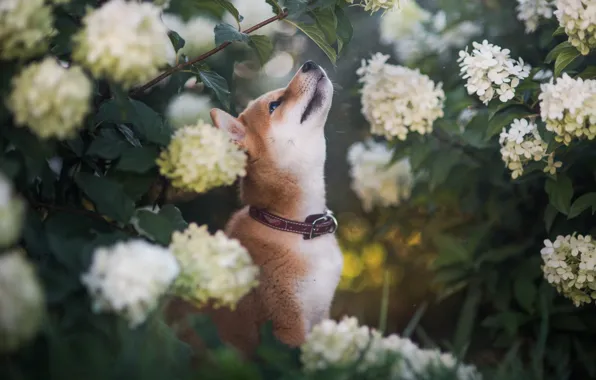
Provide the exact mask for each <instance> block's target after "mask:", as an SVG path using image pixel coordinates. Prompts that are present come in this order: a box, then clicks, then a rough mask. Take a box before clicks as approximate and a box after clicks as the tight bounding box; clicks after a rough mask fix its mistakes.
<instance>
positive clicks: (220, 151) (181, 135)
mask: <svg viewBox="0 0 596 380" xmlns="http://www.w3.org/2000/svg"><path fill="white" fill-rule="evenodd" d="M157 164H158V166H159V171H160V173H161V174H162V175H164V176H166V177H168V178H169V179H170V180H172V185H173V186H174V187H177V188H179V189H183V190H188V191H194V192H197V193H202V192H205V191H207V190H209V189H211V188H214V187H217V186H225V185H231V184H232V183H234V181H235V180H236V178H237V177H239V176H240V177H243V176H244V175H246V154H245V153H244V152H243V151H242V150H240V148H239V147H238V146H237V145H236V144H234V143H233V142H232V141H231V140H230V137H229V135H228V134H227V132H225V131H224V130H222V129H219V128H216V127H214V126H212V125H211V124H206V123H205V122H204V121H203V120H199V122H198V123H197V124H196V125H187V126H184V127H182V128H180V129H178V130H177V131H176V132H175V133H174V136H173V137H172V141H170V145H168V147H167V149H166V150H164V151H162V153H161V155H160V156H159V158H158V160H157Z"/></svg>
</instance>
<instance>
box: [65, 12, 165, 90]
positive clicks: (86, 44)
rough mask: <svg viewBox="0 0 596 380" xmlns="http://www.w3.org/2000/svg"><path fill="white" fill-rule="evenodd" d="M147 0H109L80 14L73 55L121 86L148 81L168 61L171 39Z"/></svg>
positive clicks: (92, 69)
mask: <svg viewBox="0 0 596 380" xmlns="http://www.w3.org/2000/svg"><path fill="white" fill-rule="evenodd" d="M160 12H161V10H160V8H158V7H156V6H155V5H153V4H151V3H136V2H127V1H125V0H110V1H109V2H107V3H105V4H104V5H102V6H101V7H100V8H98V9H96V10H93V11H90V13H88V14H87V15H86V16H85V17H84V18H83V25H84V28H83V29H82V30H81V31H80V32H79V33H78V34H77V35H75V36H74V37H73V40H74V42H75V46H74V49H73V58H74V59H75V60H76V61H78V62H80V63H81V64H83V65H84V66H85V67H86V68H87V69H89V71H91V72H92V73H93V75H95V76H96V77H105V78H107V79H109V80H112V81H115V82H118V83H120V84H121V85H122V86H123V87H124V88H130V87H132V86H134V85H138V84H141V83H142V82H145V81H148V80H149V79H151V78H152V77H153V76H155V75H156V74H157V73H158V71H159V68H160V67H162V66H165V65H166V64H167V63H168V55H169V54H171V49H172V43H171V42H170V39H169V38H168V34H167V32H168V30H167V28H166V26H165V25H164V23H163V22H162V21H161V20H160Z"/></svg>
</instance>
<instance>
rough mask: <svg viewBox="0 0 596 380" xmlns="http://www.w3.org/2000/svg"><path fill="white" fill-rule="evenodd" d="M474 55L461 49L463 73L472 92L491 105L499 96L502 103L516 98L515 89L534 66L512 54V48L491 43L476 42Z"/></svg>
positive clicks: (460, 58)
mask: <svg viewBox="0 0 596 380" xmlns="http://www.w3.org/2000/svg"><path fill="white" fill-rule="evenodd" d="M472 45H473V46H474V50H473V51H472V54H470V53H468V51H467V48H466V50H462V51H460V52H459V59H458V62H460V67H461V73H462V74H463V76H462V77H463V79H467V83H466V89H467V90H468V94H470V95H471V94H474V93H475V94H477V95H478V97H479V98H480V100H481V101H482V102H483V103H484V104H488V103H489V102H490V101H491V100H492V99H493V98H494V97H495V95H499V100H500V101H501V102H506V101H508V100H511V99H513V97H514V95H515V88H516V87H517V86H518V85H519V82H520V80H521V79H525V78H526V77H528V75H529V74H530V66H529V65H525V64H524V61H523V60H522V59H521V58H520V59H519V60H518V61H516V60H514V59H511V58H510V57H509V49H501V47H499V46H496V45H493V44H489V43H488V41H487V40H484V41H483V42H482V44H479V43H478V42H473V43H472Z"/></svg>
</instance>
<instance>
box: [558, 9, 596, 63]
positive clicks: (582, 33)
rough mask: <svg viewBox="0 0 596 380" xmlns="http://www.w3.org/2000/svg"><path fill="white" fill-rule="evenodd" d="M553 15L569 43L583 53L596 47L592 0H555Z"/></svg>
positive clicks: (595, 21) (594, 10) (595, 12)
mask: <svg viewBox="0 0 596 380" xmlns="http://www.w3.org/2000/svg"><path fill="white" fill-rule="evenodd" d="M556 2H557V3H556V5H557V9H556V10H555V15H556V16H557V20H559V25H561V26H562V27H564V28H565V33H566V34H567V35H568V36H569V43H571V45H573V46H575V47H576V48H577V50H579V51H580V52H581V53H582V54H583V55H588V53H589V52H590V49H593V48H595V47H596V3H595V2H594V1H593V0H556Z"/></svg>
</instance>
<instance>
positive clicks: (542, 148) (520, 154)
mask: <svg viewBox="0 0 596 380" xmlns="http://www.w3.org/2000/svg"><path fill="white" fill-rule="evenodd" d="M499 144H501V157H502V159H503V161H504V162H505V166H507V168H508V169H509V170H511V178H513V179H516V178H517V177H519V176H521V175H522V174H523V173H524V165H526V164H527V163H528V162H530V161H532V160H534V161H542V160H544V159H545V158H547V164H546V166H545V168H544V171H545V172H550V173H551V174H554V173H555V172H556V170H557V168H559V167H561V165H562V163H561V162H558V161H557V162H554V154H553V153H551V154H547V153H546V150H547V148H548V144H547V143H546V142H545V141H544V140H543V139H542V137H540V134H539V133H538V126H537V125H536V123H534V122H533V121H528V120H526V119H515V120H513V122H512V123H511V125H510V127H509V130H507V128H503V131H502V132H501V135H500V136H499Z"/></svg>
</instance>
